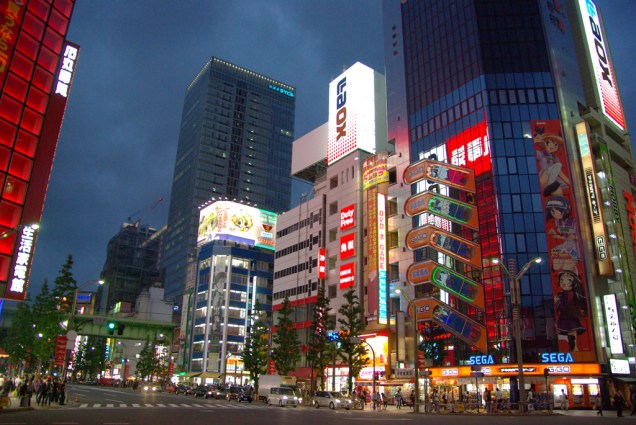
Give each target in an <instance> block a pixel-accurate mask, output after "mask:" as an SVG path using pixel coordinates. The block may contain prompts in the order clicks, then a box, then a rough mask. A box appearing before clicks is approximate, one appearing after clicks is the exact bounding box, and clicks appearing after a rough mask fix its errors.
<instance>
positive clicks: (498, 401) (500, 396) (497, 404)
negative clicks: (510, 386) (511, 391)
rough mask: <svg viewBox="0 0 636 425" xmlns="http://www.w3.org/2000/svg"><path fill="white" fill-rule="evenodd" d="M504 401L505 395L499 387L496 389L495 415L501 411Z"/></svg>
mask: <svg viewBox="0 0 636 425" xmlns="http://www.w3.org/2000/svg"><path fill="white" fill-rule="evenodd" d="M502 399H503V394H502V392H501V390H500V389H499V387H497V388H495V413H496V412H498V411H500V410H501V408H502V406H501V401H502Z"/></svg>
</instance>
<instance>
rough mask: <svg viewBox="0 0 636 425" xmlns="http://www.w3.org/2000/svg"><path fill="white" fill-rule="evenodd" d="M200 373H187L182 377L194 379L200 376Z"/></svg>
mask: <svg viewBox="0 0 636 425" xmlns="http://www.w3.org/2000/svg"><path fill="white" fill-rule="evenodd" d="M201 373H202V372H189V373H186V374H185V375H183V377H184V378H194V377H197V376H199V375H201Z"/></svg>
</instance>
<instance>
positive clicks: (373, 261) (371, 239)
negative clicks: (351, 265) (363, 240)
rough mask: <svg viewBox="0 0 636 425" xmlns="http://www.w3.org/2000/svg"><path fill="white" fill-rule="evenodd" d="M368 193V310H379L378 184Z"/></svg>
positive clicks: (375, 312)
mask: <svg viewBox="0 0 636 425" xmlns="http://www.w3.org/2000/svg"><path fill="white" fill-rule="evenodd" d="M366 193H367V195H366V197H367V201H366V203H367V221H368V223H367V259H368V260H367V266H366V269H367V276H366V278H367V312H368V313H369V315H370V316H375V315H377V311H378V272H377V271H378V186H372V187H370V188H369V189H368V190H367V191H366Z"/></svg>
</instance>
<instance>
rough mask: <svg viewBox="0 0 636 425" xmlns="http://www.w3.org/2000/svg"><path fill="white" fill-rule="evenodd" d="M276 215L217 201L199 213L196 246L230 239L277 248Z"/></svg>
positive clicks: (246, 206)
mask: <svg viewBox="0 0 636 425" xmlns="http://www.w3.org/2000/svg"><path fill="white" fill-rule="evenodd" d="M276 217H277V216H276V214H275V213H273V212H270V211H265V210H261V209H259V208H254V207H250V206H248V205H243V204H239V203H236V202H231V201H217V202H214V203H213V204H211V205H208V206H207V207H205V208H203V209H202V210H201V212H200V213H199V231H198V235H197V245H199V246H200V245H203V244H205V243H207V242H211V241H213V240H228V241H233V242H238V243H244V244H247V245H250V246H257V247H260V248H266V249H271V250H274V249H275V242H276Z"/></svg>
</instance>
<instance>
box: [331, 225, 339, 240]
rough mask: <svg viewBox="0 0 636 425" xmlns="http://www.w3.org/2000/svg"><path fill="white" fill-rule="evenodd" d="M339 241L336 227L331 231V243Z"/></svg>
mask: <svg viewBox="0 0 636 425" xmlns="http://www.w3.org/2000/svg"><path fill="white" fill-rule="evenodd" d="M336 239H338V228H336V227H334V228H333V229H330V230H329V242H333V241H335V240H336Z"/></svg>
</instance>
